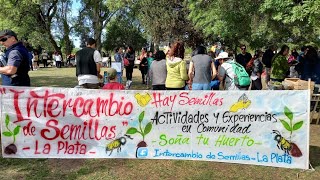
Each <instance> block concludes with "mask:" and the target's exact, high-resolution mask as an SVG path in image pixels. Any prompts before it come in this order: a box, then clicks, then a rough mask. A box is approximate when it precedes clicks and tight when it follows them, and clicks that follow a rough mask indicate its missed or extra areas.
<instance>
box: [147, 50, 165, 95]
mask: <svg viewBox="0 0 320 180" xmlns="http://www.w3.org/2000/svg"><path fill="white" fill-rule="evenodd" d="M149 75H150V79H151V81H152V89H153V90H165V89H166V85H165V83H166V78H167V66H166V54H165V53H164V52H163V51H157V52H156V53H155V55H154V61H153V62H152V63H151V66H150V70H149Z"/></svg>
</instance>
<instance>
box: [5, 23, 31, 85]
mask: <svg viewBox="0 0 320 180" xmlns="http://www.w3.org/2000/svg"><path fill="white" fill-rule="evenodd" d="M0 44H1V45H3V46H4V47H6V52H5V60H6V65H5V66H3V67H0V74H1V78H2V85H4V86H30V77H29V75H28V72H29V70H30V66H29V54H28V50H27V49H26V47H25V46H24V45H23V44H22V42H19V41H18V38H17V34H16V33H15V32H14V31H12V30H8V29H7V30H2V31H0Z"/></svg>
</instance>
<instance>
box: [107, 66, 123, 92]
mask: <svg viewBox="0 0 320 180" xmlns="http://www.w3.org/2000/svg"><path fill="white" fill-rule="evenodd" d="M107 76H108V77H107V78H108V81H109V83H107V84H105V85H104V86H103V87H102V89H106V90H124V86H123V85H122V84H121V83H118V82H117V80H116V79H117V70H115V69H114V68H107Z"/></svg>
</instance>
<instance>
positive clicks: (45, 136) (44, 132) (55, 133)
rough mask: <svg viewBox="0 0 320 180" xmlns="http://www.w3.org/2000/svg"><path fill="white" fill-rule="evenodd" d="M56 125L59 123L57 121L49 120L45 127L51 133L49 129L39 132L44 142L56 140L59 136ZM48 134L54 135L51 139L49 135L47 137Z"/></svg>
mask: <svg viewBox="0 0 320 180" xmlns="http://www.w3.org/2000/svg"><path fill="white" fill-rule="evenodd" d="M51 124H53V125H51ZM58 124H59V122H58V121H57V120H55V119H51V120H49V121H47V123H46V126H47V127H48V128H51V129H52V130H53V131H50V130H49V129H42V130H41V131H40V134H41V136H42V137H43V138H44V139H46V140H54V139H56V138H57V137H58V136H59V134H60V130H59V128H57V127H56V126H57V125H58ZM50 132H53V133H54V135H53V136H52V135H51V136H52V137H49V135H47V134H49V133H50Z"/></svg>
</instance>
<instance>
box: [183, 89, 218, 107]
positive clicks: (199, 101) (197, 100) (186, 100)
mask: <svg viewBox="0 0 320 180" xmlns="http://www.w3.org/2000/svg"><path fill="white" fill-rule="evenodd" d="M215 96H216V93H214V92H211V93H210V94H206V95H205V96H204V97H189V92H182V93H180V95H179V97H180V101H179V105H186V106H193V105H204V106H222V105H223V98H218V97H215Z"/></svg>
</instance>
